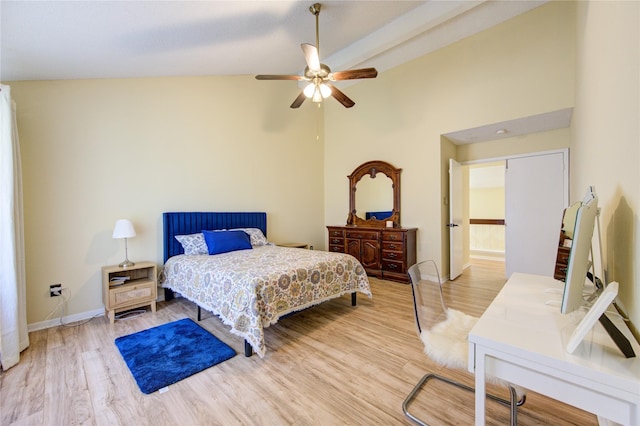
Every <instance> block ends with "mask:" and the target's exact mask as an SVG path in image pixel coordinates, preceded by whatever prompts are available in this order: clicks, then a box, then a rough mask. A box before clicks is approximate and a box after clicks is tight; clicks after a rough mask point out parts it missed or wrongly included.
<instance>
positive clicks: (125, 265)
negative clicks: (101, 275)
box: [118, 259, 135, 268]
mask: <svg viewBox="0 0 640 426" xmlns="http://www.w3.org/2000/svg"><path fill="white" fill-rule="evenodd" d="M134 265H135V263H133V262H132V261H130V260H129V259H125V260H124V261H123V262H122V263H121V264H119V265H118V266H119V267H121V268H128V267H130V266H134Z"/></svg>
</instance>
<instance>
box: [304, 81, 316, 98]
mask: <svg viewBox="0 0 640 426" xmlns="http://www.w3.org/2000/svg"><path fill="white" fill-rule="evenodd" d="M303 92H304V95H305V96H306V97H307V98H310V97H312V96H313V95H314V94H315V92H316V84H315V83H309V84H307V87H305V88H304V90H303Z"/></svg>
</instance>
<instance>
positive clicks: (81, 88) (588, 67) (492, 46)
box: [10, 1, 640, 326]
mask: <svg viewBox="0 0 640 426" xmlns="http://www.w3.org/2000/svg"><path fill="white" fill-rule="evenodd" d="M576 10H577V12H578V13H577V19H576ZM639 15H640V12H639V3H638V2H613V1H609V2H589V3H587V2H550V3H548V4H546V5H544V6H541V7H539V8H537V9H535V10H533V11H531V12H529V13H526V14H524V15H522V16H520V17H516V18H514V19H512V20H510V21H508V22H505V23H503V24H501V25H499V26H497V27H495V28H492V29H489V30H487V31H484V32H482V33H480V34H478V35H476V36H473V37H470V38H468V39H465V40H462V41H460V42H458V43H456V44H454V45H452V46H450V47H447V48H445V49H441V50H439V51H437V52H434V53H432V54H430V55H427V56H425V57H422V58H419V59H417V60H415V61H412V62H411V63H408V64H406V65H403V66H400V67H397V68H396V69H392V70H389V71H386V72H384V73H381V74H380V76H379V77H378V78H377V79H376V80H364V81H362V82H360V83H358V84H356V85H353V86H350V87H348V88H345V92H346V93H347V94H348V95H349V96H351V97H352V98H353V99H354V100H355V101H356V106H355V107H354V108H351V109H348V110H347V109H344V108H342V107H341V106H340V105H339V104H338V103H337V102H335V101H333V100H330V101H329V102H327V103H326V104H325V107H324V108H325V109H324V116H323V110H322V109H321V110H318V109H316V108H308V105H305V107H307V108H301V109H300V110H297V111H291V110H289V108H288V107H287V106H288V105H289V104H290V102H291V100H292V99H293V98H294V97H295V95H296V93H297V91H296V88H295V87H292V85H291V84H290V82H269V83H264V82H256V81H255V80H253V78H251V77H250V76H246V77H212V78H175V79H140V80H97V81H70V82H64V81H63V82H14V83H10V84H11V86H12V93H13V95H14V97H15V99H16V101H17V103H18V122H19V131H20V137H21V146H22V150H23V171H24V180H25V209H26V215H25V216H26V217H25V221H26V238H27V281H28V283H27V287H28V289H27V290H28V321H29V323H34V322H39V321H44V319H45V317H46V315H47V314H48V313H49V312H50V311H51V309H52V308H53V307H54V305H55V302H56V299H50V298H49V297H48V295H47V293H48V286H49V284H51V283H55V282H62V283H63V284H64V285H65V286H67V287H69V288H70V289H71V290H72V292H71V294H72V297H71V300H70V303H69V312H68V313H69V314H73V313H79V312H86V311H89V310H92V309H100V308H101V307H102V302H101V299H100V282H99V281H100V278H99V270H100V267H101V266H102V265H105V264H113V263H118V262H119V261H121V260H122V258H123V248H122V243H121V242H120V241H114V240H112V239H111V238H110V235H111V231H112V227H113V223H114V222H115V220H116V219H118V218H120V217H128V218H130V219H132V220H133V221H134V223H135V224H136V227H137V229H138V233H139V235H138V236H137V237H136V238H134V239H132V240H131V241H130V246H129V247H130V250H129V252H130V258H132V259H133V260H142V259H150V260H156V261H158V262H160V260H161V258H162V253H161V251H162V248H161V241H160V238H161V232H160V220H161V219H160V215H161V212H162V211H165V210H189V209H206V210H265V211H267V212H268V213H269V237H270V239H273V240H285V239H286V240H296V241H304V242H309V243H311V244H314V245H316V246H317V247H318V248H323V247H324V246H325V243H326V230H325V229H324V225H336V224H337V225H341V224H344V223H345V221H346V217H347V210H348V180H347V175H348V174H350V173H351V172H352V171H353V169H355V168H356V167H357V166H358V165H359V164H361V163H363V162H365V161H370V160H384V161H388V162H390V163H391V164H393V165H395V166H396V167H400V168H402V169H403V173H402V223H403V224H404V225H405V226H415V227H418V228H419V232H418V259H419V260H422V259H427V258H433V259H436V260H437V261H438V262H441V263H442V264H443V265H444V264H446V263H447V262H448V254H446V253H447V251H448V241H447V240H446V238H445V236H444V235H445V234H444V229H443V228H444V226H443V225H444V223H446V220H447V216H448V214H447V213H446V212H447V206H446V203H445V196H446V195H445V194H446V191H447V187H448V186H447V184H446V183H445V182H444V179H446V175H447V168H446V161H445V160H446V158H449V157H452V156H453V157H457V158H458V160H459V161H470V160H473V159H479V158H492V157H494V156H503V155H507V154H511V152H509V150H510V149H514V147H513V144H509V145H505V144H506V143H508V142H505V141H502V142H500V143H498V142H496V143H491V142H488V143H486V144H478V145H474V146H469V147H468V148H461V147H456V146H454V145H453V144H451V143H450V142H448V141H446V140H445V139H444V138H442V137H441V135H442V134H445V133H448V132H452V131H456V130H461V129H467V128H472V127H476V126H481V125H484V124H489V123H494V122H499V121H505V120H510V119H514V118H520V117H524V116H528V115H534V114H540V113H544V112H549V111H554V110H558V109H562V108H567V107H575V111H574V119H573V124H572V128H571V129H570V130H566V129H565V130H559V131H556V132H557V133H559V135H549V138H550V139H549V140H546V142H545V144H549V145H545V148H544V149H542V150H547V149H551V148H550V146H553V147H554V148H557V146H555V144H560V145H561V146H566V140H567V138H569V139H570V140H571V142H570V143H571V152H570V156H571V171H570V172H571V173H570V175H571V188H572V191H571V198H572V201H573V200H576V199H578V198H580V197H581V195H582V193H583V192H584V189H585V188H586V186H587V185H590V184H593V185H596V189H597V191H598V194H599V195H600V200H601V203H600V204H601V206H602V208H603V211H602V219H601V222H602V225H603V232H604V234H605V235H604V238H603V239H604V242H605V256H606V264H607V268H608V270H609V275H610V277H613V278H614V279H618V280H619V281H620V284H621V298H620V300H621V302H622V304H623V305H624V306H625V307H626V308H627V309H628V311H629V314H630V316H631V318H632V320H633V323H634V324H635V325H636V326H637V325H638V324H640V290H639V287H640V284H639V283H640V272H639V268H638V266H637V265H638V264H639V260H640V248H639V246H640V243H639V238H638V229H639V224H640V222H639V219H638V211H639V210H640V205H639V204H640V188H639V185H640V175H639V173H640V172H639V170H640V168H639V167H638V164H640V149H639V145H640V141H639V133H640V131H639V128H638V116H640V111H639V97H640V96H639V94H638V93H639V92H640V89H639V87H638V75H639V70H638V54H637V52H638V51H639V46H638V40H639V39H640V37H639V34H638V31H639V30H638V25H637V22H638V19H639V17H640V16H639ZM576 22H577V27H576ZM634 52H635V54H634ZM323 120H324V122H323ZM323 130H324V132H325V133H324V135H322V134H321V135H320V141H316V133H317V132H322V131H323ZM551 133H553V132H551ZM323 136H324V143H323ZM542 137H546V136H544V135H543V136H542ZM516 142H517V143H519V144H521V145H522V146H520V147H517V149H516V151H518V152H519V150H521V149H524V150H528V149H530V148H531V149H532V150H533V149H534V148H533V146H535V145H536V142H534V141H533V139H530V138H529V139H528V140H518V141H516ZM323 158H324V164H323ZM293 194H295V195H293ZM323 196H324V198H323ZM323 215H324V218H323ZM445 268H446V269H448V266H445Z"/></svg>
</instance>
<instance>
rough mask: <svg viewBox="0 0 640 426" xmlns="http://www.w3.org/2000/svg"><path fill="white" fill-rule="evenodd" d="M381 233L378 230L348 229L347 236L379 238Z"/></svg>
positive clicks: (365, 238) (364, 238) (368, 238)
mask: <svg viewBox="0 0 640 426" xmlns="http://www.w3.org/2000/svg"><path fill="white" fill-rule="evenodd" d="M379 235H380V234H379V233H378V232H377V231H360V230H358V231H355V230H353V231H352V230H348V231H347V238H357V239H359V240H377V239H378V238H379Z"/></svg>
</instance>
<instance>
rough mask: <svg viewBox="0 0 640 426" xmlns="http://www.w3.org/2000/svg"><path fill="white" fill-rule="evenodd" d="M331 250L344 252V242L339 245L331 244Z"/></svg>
mask: <svg viewBox="0 0 640 426" xmlns="http://www.w3.org/2000/svg"><path fill="white" fill-rule="evenodd" d="M329 251H333V252H336V253H344V244H342V245H338V246H334V245H329Z"/></svg>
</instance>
